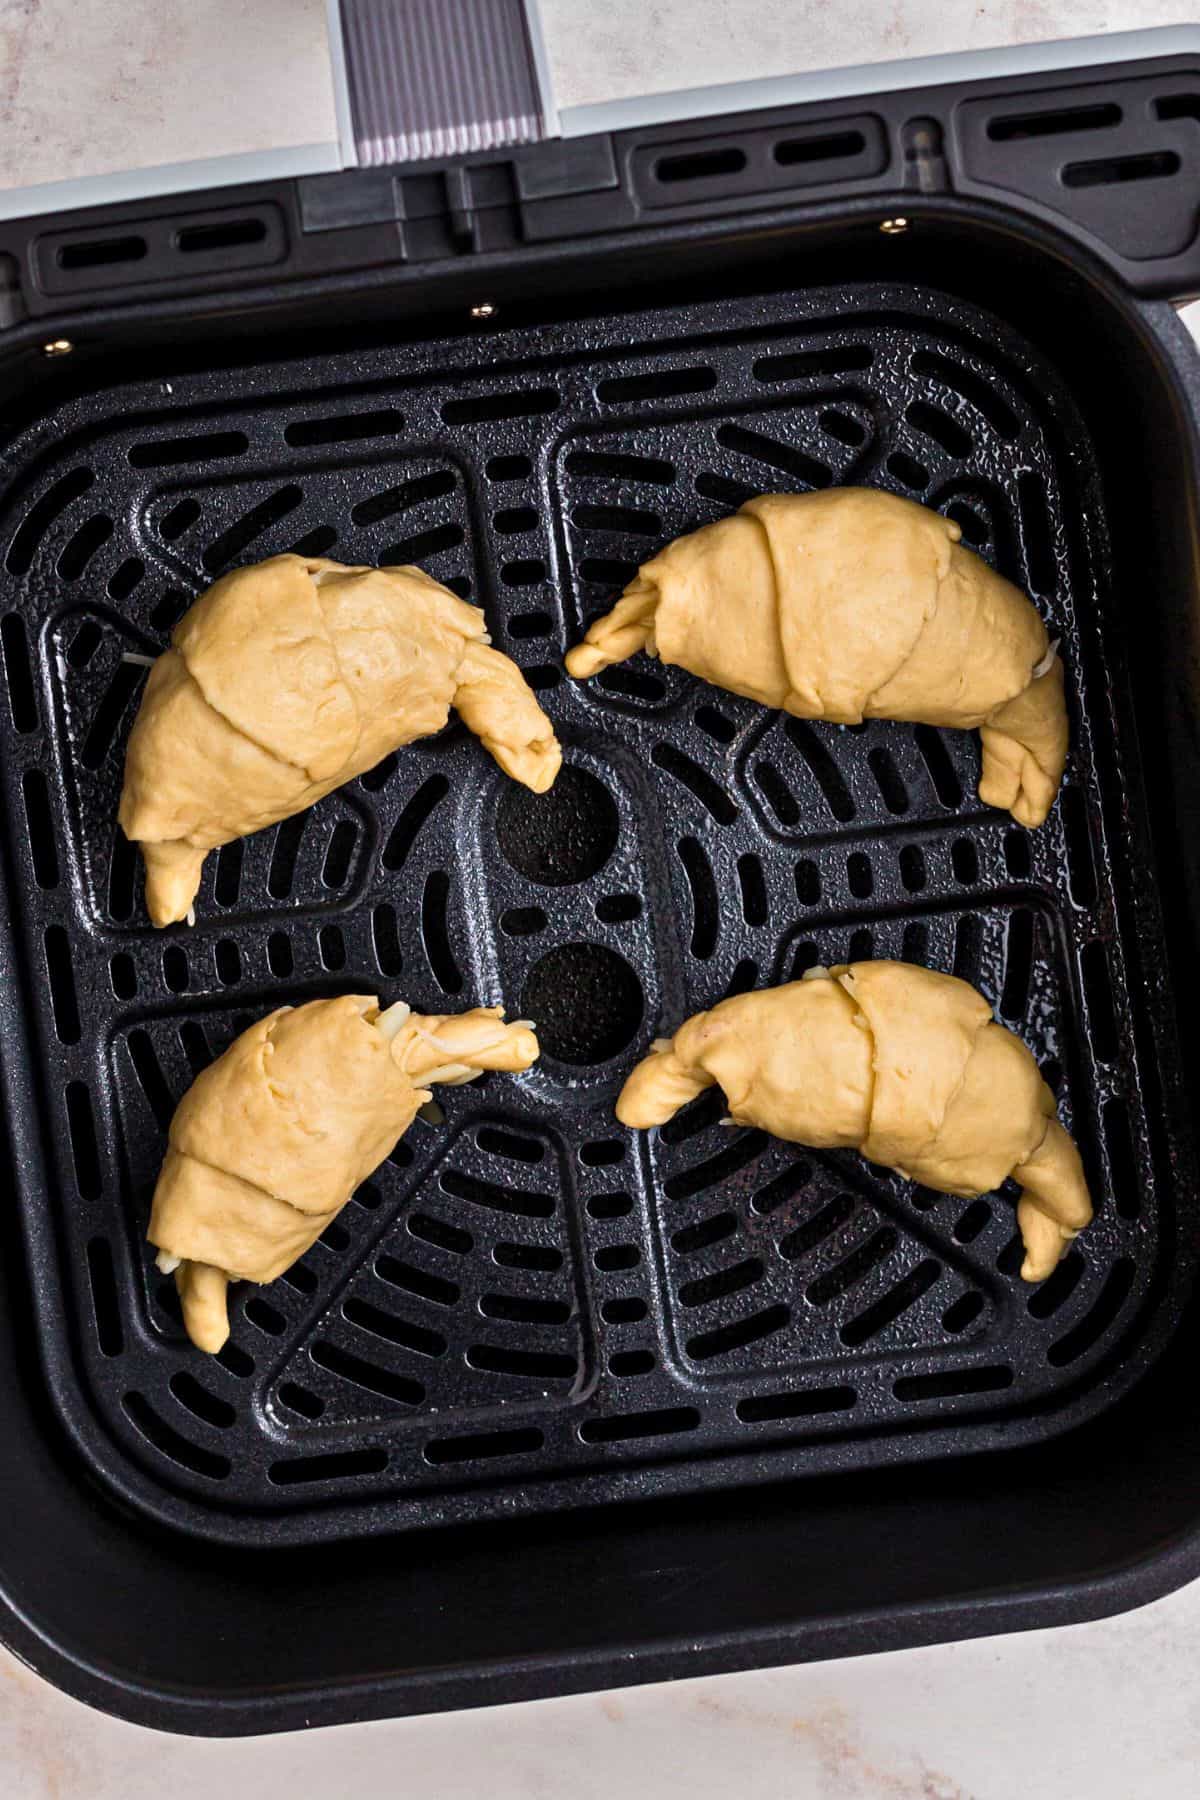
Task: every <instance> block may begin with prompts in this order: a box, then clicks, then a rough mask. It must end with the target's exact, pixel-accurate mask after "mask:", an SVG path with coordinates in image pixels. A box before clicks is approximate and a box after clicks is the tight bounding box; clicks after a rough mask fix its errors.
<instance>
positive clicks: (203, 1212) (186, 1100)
mask: <svg viewBox="0 0 1200 1800" xmlns="http://www.w3.org/2000/svg"><path fill="white" fill-rule="evenodd" d="M537 1054H538V1044H537V1038H536V1037H535V1036H534V1033H533V1031H532V1029H531V1028H530V1027H529V1026H528V1025H527V1024H525V1023H524V1022H519V1023H516V1024H512V1025H506V1024H505V1023H504V1022H503V1013H502V1011H501V1009H500V1008H499V1007H477V1008H476V1009H475V1010H474V1011H473V1012H466V1013H460V1014H458V1015H456V1016H453V1017H440V1016H436V1015H434V1016H424V1017H423V1016H421V1015H420V1014H417V1013H410V1012H408V1010H407V1008H405V1007H394V1008H389V1009H388V1011H387V1012H386V1013H384V1014H381V1013H380V1010H379V1003H378V1001H377V1000H376V999H375V998H374V996H373V995H369V994H361V995H360V994H346V995H342V996H341V997H339V998H338V999H336V1000H313V1001H310V1002H309V1003H308V1004H307V1005H305V1006H298V1007H295V1008H293V1007H286V1006H285V1007H282V1008H280V1009H279V1011H277V1012H273V1013H269V1014H268V1015H267V1017H266V1018H264V1019H260V1020H259V1021H258V1023H257V1024H256V1025H252V1026H251V1027H250V1028H249V1030H248V1031H244V1032H243V1033H242V1035H241V1036H240V1037H239V1038H236V1039H235V1040H234V1042H233V1043H232V1044H231V1045H230V1046H229V1049H228V1050H226V1052H225V1054H224V1055H223V1056H221V1057H219V1058H218V1060H217V1061H216V1062H215V1063H213V1064H212V1066H211V1067H210V1068H208V1069H205V1070H204V1071H203V1073H202V1074H200V1075H198V1076H197V1077H196V1079H195V1081H194V1082H193V1083H192V1085H191V1087H190V1088H189V1089H188V1091H187V1093H186V1094H185V1095H184V1097H183V1099H182V1100H181V1101H180V1103H179V1106H178V1108H177V1110H176V1112H175V1116H174V1118H173V1119H172V1121H171V1130H170V1135H169V1139H168V1148H167V1155H166V1159H165V1161H164V1163H163V1166H162V1171H161V1173H160V1175H159V1178H158V1185H157V1187H156V1188H155V1191H154V1204H153V1207H152V1210H151V1214H150V1228H149V1231H148V1233H147V1236H148V1237H149V1240H150V1242H151V1243H152V1244H153V1245H155V1246H156V1247H157V1249H158V1250H159V1251H160V1252H161V1253H162V1258H163V1259H165V1261H166V1263H167V1265H168V1266H170V1265H171V1264H172V1263H173V1262H174V1261H175V1260H176V1259H177V1260H178V1263H179V1267H178V1268H176V1270H175V1280H176V1284H177V1286H178V1288H179V1294H180V1298H181V1300H182V1302H183V1314H184V1323H185V1324H186V1326H187V1330H188V1335H189V1336H190V1337H191V1339H192V1341H193V1342H194V1343H195V1344H197V1345H199V1347H200V1349H202V1350H208V1351H212V1352H216V1351H217V1350H219V1349H220V1348H221V1346H222V1345H223V1344H224V1342H225V1340H226V1338H227V1337H228V1335H229V1322H228V1318H227V1316H226V1295H225V1290H226V1287H227V1285H228V1283H229V1282H230V1281H257V1282H265V1281H274V1280H275V1278H276V1277H277V1276H279V1275H281V1274H282V1273H283V1271H284V1270H285V1269H286V1268H288V1267H289V1266H290V1265H291V1264H292V1263H294V1262H295V1261H296V1259H297V1257H299V1256H303V1255H304V1252H305V1251H306V1250H307V1249H309V1248H310V1246H311V1245H312V1244H314V1243H315V1242H316V1240H317V1238H319V1237H320V1235H321V1233H322V1232H323V1231H324V1229H325V1227H326V1226H327V1225H328V1224H329V1222H330V1220H331V1219H333V1218H335V1217H336V1215H337V1214H338V1213H339V1212H340V1211H341V1209H342V1207H343V1206H344V1205H345V1204H346V1201H347V1200H348V1199H349V1198H350V1195H351V1194H352V1193H353V1191H354V1189H355V1188H356V1187H357V1186H358V1185H359V1183H360V1182H362V1181H365V1180H366V1178H367V1177H368V1175H370V1174H371V1172H372V1170H374V1169H376V1168H378V1166H379V1164H380V1163H381V1162H382V1161H383V1159H384V1157H385V1156H387V1155H388V1153H389V1151H390V1150H391V1149H392V1147H393V1145H394V1144H395V1143H396V1142H397V1140H398V1139H399V1138H401V1137H402V1136H403V1135H404V1133H405V1132H406V1131H407V1130H408V1127H409V1126H410V1125H411V1124H412V1122H413V1119H414V1118H415V1116H416V1113H417V1110H418V1108H419V1107H421V1106H423V1105H424V1103H425V1102H426V1101H427V1100H428V1099H430V1097H431V1096H430V1092H429V1087H428V1085H427V1084H428V1083H432V1082H449V1083H452V1084H455V1083H459V1082H464V1081H472V1080H474V1078H475V1077H476V1076H477V1075H479V1074H480V1073H481V1072H482V1071H483V1070H485V1069H503V1070H507V1071H509V1072H510V1073H511V1072H514V1071H516V1070H519V1069H527V1068H528V1067H529V1066H530V1064H531V1063H533V1062H534V1061H535V1060H536V1058H537Z"/></svg>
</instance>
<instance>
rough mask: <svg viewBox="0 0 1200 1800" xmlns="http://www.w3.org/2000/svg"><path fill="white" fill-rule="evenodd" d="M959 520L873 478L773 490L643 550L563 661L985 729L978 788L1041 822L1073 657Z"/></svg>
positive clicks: (1057, 766) (801, 706) (828, 712)
mask: <svg viewBox="0 0 1200 1800" xmlns="http://www.w3.org/2000/svg"><path fill="white" fill-rule="evenodd" d="M961 535H962V534H961V531H960V528H959V527H958V526H957V525H956V524H955V523H954V522H953V521H952V520H950V519H944V518H943V517H942V516H941V514H940V513H936V512H932V511H931V510H930V509H929V508H927V507H924V506H918V505H917V504H916V502H915V501H912V500H902V499H899V498H898V497H897V496H896V495H894V494H885V493H881V492H879V491H877V490H875V489H873V488H830V489H827V490H826V491H825V492H823V493H817V494H763V495H761V496H760V497H759V498H758V499H756V500H748V501H747V502H746V504H745V506H743V507H742V509H741V511H740V512H736V513H734V514H733V515H732V516H731V517H729V518H727V519H721V520H719V521H718V522H717V523H716V524H715V525H706V526H704V527H703V528H702V529H701V530H699V531H693V532H691V533H690V534H689V535H688V536H687V537H682V538H677V539H676V540H675V542H674V543H673V544H668V545H667V547H666V549H665V550H662V551H660V552H659V554H658V555H657V556H654V557H652V558H651V559H650V561H649V562H647V563H643V565H642V567H641V568H640V569H639V571H638V574H637V577H636V579H635V580H634V581H633V582H631V584H630V585H629V587H627V588H626V590H625V593H624V595H623V597H622V598H621V599H620V600H618V601H617V604H616V606H615V607H614V608H613V609H612V611H611V612H609V613H606V614H605V615H604V617H603V618H600V619H597V620H596V621H595V622H594V623H593V624H592V625H591V626H590V627H589V630H588V633H587V636H586V638H585V639H584V641H583V643H582V644H577V645H576V646H575V648H574V649H573V650H572V651H570V652H569V654H568V656H567V669H568V672H569V673H570V674H572V675H574V676H577V677H580V678H584V677H587V676H589V675H595V674H596V673H597V672H598V671H599V670H600V669H603V668H607V667H608V665H609V664H610V663H615V662H623V661H624V660H625V658H626V657H628V656H632V655H633V654H634V653H635V651H638V650H645V651H646V652H647V654H648V655H650V656H658V657H661V659H662V661H663V662H666V663H677V664H678V665H679V666H680V667H681V668H684V669H688V670H690V671H691V673H692V674H693V675H699V676H701V677H702V678H703V679H704V680H705V681H711V682H712V683H714V685H715V686H717V687H723V688H728V689H730V690H731V691H732V692H733V693H735V694H744V695H746V697H747V698H749V699H751V700H759V701H761V702H762V703H763V705H764V706H774V707H781V708H782V709H783V710H784V711H785V712H789V713H791V714H793V715H794V716H795V717H796V718H800V719H829V720H832V721H834V722H836V723H838V724H842V725H857V724H858V723H859V722H860V721H861V720H863V719H906V720H911V721H913V722H914V723H917V724H925V725H948V726H953V727H955V728H957V729H960V730H971V729H974V728H976V727H978V728H980V729H981V731H982V738H983V772H982V776H981V778H980V783H979V795H980V798H981V799H982V800H983V801H985V802H986V803H987V804H988V805H990V806H999V807H1005V808H1007V809H1008V810H1009V811H1010V812H1011V813H1012V814H1013V817H1014V818H1015V819H1017V820H1018V822H1019V823H1020V824H1022V825H1027V826H1035V825H1040V824H1041V823H1042V821H1043V820H1044V819H1045V817H1046V815H1047V813H1048V812H1049V811H1050V808H1051V806H1052V805H1053V804H1054V797H1055V795H1056V794H1057V792H1058V788H1059V783H1060V782H1061V780H1062V773H1063V767H1064V765H1065V762H1066V756H1067V714H1066V706H1065V704H1064V700H1063V669H1062V663H1061V661H1060V660H1059V658H1058V656H1057V655H1056V654H1055V653H1054V651H1053V649H1052V647H1051V644H1050V640H1049V638H1048V636H1047V633H1046V628H1045V626H1044V625H1043V624H1042V621H1041V619H1040V618H1039V617H1038V614H1037V611H1036V609H1035V608H1034V606H1033V603H1032V602H1031V601H1030V600H1029V599H1028V598H1027V597H1026V596H1025V595H1024V594H1023V593H1021V591H1020V589H1019V588H1016V587H1014V586H1013V585H1012V583H1011V582H1009V581H1005V580H1004V578H1003V576H1000V575H997V574H996V573H995V571H994V570H993V569H991V568H989V567H988V565H987V563H985V562H984V561H983V559H982V558H981V557H978V556H976V555H975V554H974V552H973V551H971V550H968V549H966V548H964V546H963V545H962V544H961V543H960V542H959V538H960V537H961Z"/></svg>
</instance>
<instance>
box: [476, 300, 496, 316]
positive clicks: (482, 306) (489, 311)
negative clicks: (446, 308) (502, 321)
mask: <svg viewBox="0 0 1200 1800" xmlns="http://www.w3.org/2000/svg"><path fill="white" fill-rule="evenodd" d="M495 316H496V309H495V307H494V306H493V305H492V303H491V301H490V300H481V301H480V303H479V305H478V306H473V307H472V308H471V317H472V318H473V319H494V318H495Z"/></svg>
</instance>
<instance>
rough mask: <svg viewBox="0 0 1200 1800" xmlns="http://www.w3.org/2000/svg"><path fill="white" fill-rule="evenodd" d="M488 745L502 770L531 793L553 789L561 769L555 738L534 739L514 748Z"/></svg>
mask: <svg viewBox="0 0 1200 1800" xmlns="http://www.w3.org/2000/svg"><path fill="white" fill-rule="evenodd" d="M488 748H489V749H490V750H491V753H492V755H493V756H494V757H495V759H496V761H497V762H498V763H499V765H500V767H501V768H502V769H503V770H504V773H505V774H506V775H510V776H511V777H512V779H513V780H514V781H519V782H520V783H521V786H522V787H527V788H528V789H529V790H530V792H531V793H534V794H544V793H546V791H547V790H548V789H549V788H552V787H553V786H554V783H555V781H556V780H557V778H558V771H559V770H560V769H561V768H562V746H561V745H560V744H559V741H558V739H557V738H556V737H545V738H535V739H534V741H533V742H532V743H529V744H522V745H521V747H520V748H519V749H515V750H514V749H513V748H511V747H510V746H509V745H505V744H489V746H488Z"/></svg>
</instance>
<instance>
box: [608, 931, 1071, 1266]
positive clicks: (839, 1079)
mask: <svg viewBox="0 0 1200 1800" xmlns="http://www.w3.org/2000/svg"><path fill="white" fill-rule="evenodd" d="M714 1084H716V1085H719V1086H720V1087H721V1088H722V1089H723V1090H724V1093H725V1097H726V1099H727V1101H728V1103H729V1115H730V1117H731V1118H732V1119H733V1120H734V1121H735V1123H737V1124H739V1125H753V1126H757V1127H758V1128H759V1129H760V1130H763V1131H769V1132H772V1133H773V1134H774V1135H775V1136H776V1137H780V1138H786V1139H787V1140H788V1141H789V1142H790V1143H795V1144H808V1145H811V1146H812V1147H813V1148H814V1149H853V1150H859V1151H861V1152H862V1154H863V1155H864V1156H866V1157H868V1158H869V1159H870V1160H871V1161H872V1162H877V1163H883V1164H885V1165H886V1166H887V1167H888V1168H892V1169H896V1170H898V1171H899V1172H900V1174H902V1175H905V1176H908V1177H910V1178H911V1179H912V1180H914V1181H919V1182H922V1183H923V1184H924V1185H925V1186H926V1187H930V1188H934V1189H936V1190H937V1191H938V1192H940V1193H945V1194H960V1195H962V1196H964V1197H967V1198H970V1197H974V1196H975V1195H977V1194H985V1193H989V1192H990V1191H991V1190H992V1189H993V1188H997V1187H999V1186H1000V1184H1001V1182H1003V1181H1006V1180H1007V1179H1008V1177H1009V1176H1010V1175H1011V1176H1012V1177H1013V1178H1014V1179H1015V1180H1016V1181H1017V1182H1018V1183H1019V1184H1020V1187H1021V1190H1022V1192H1021V1198H1020V1201H1019V1202H1018V1205H1017V1223H1018V1225H1019V1227H1020V1230H1021V1236H1022V1238H1023V1240H1024V1243H1025V1261H1024V1263H1023V1265H1022V1268H1021V1274H1022V1275H1023V1277H1024V1278H1025V1280H1026V1281H1042V1280H1044V1279H1045V1277H1046V1276H1047V1275H1049V1274H1050V1272H1051V1270H1052V1269H1053V1268H1054V1267H1055V1265H1056V1264H1057V1263H1058V1261H1059V1259H1060V1257H1061V1256H1062V1255H1063V1253H1064V1251H1065V1250H1066V1247H1067V1245H1068V1243H1069V1242H1070V1240H1071V1239H1072V1238H1073V1237H1075V1236H1076V1235H1077V1234H1078V1233H1079V1232H1080V1231H1082V1230H1083V1228H1084V1226H1085V1225H1087V1224H1088V1223H1089V1221H1090V1220H1091V1217H1092V1203H1091V1200H1090V1199H1089V1197H1088V1190H1087V1183H1086V1181H1085V1179H1084V1174H1083V1165H1082V1163H1081V1162H1080V1159H1079V1152H1078V1150H1077V1149H1076V1148H1075V1145H1074V1143H1073V1142H1072V1140H1071V1138H1070V1137H1069V1136H1068V1134H1067V1132H1066V1131H1064V1129H1063V1127H1062V1126H1061V1125H1060V1124H1059V1121H1058V1119H1057V1117H1056V1115H1055V1106H1054V1096H1053V1094H1052V1093H1051V1092H1050V1089H1049V1088H1048V1087H1047V1086H1046V1084H1045V1082H1044V1081H1043V1080H1042V1078H1041V1075H1040V1073H1039V1072H1038V1066H1037V1063H1036V1062H1035V1061H1034V1059H1033V1056H1032V1054H1031V1053H1030V1051H1029V1050H1028V1049H1027V1048H1026V1046H1025V1045H1024V1044H1023V1043H1022V1042H1021V1040H1020V1038H1018V1037H1015V1036H1014V1035H1013V1033H1012V1032H1011V1031H1008V1030H1007V1029H1006V1028H1005V1027H1004V1026H1003V1025H998V1024H996V1022H995V1021H994V1020H993V1018H992V1010H991V1007H990V1006H989V1005H988V1003H987V1001H986V1000H985V999H984V998H983V996H982V995H981V994H979V993H977V992H976V991H975V989H974V988H973V987H971V986H970V985H969V984H968V983H967V982H965V981H959V980H958V979H957V977H955V976H953V975H940V974H938V973H936V972H935V971H933V970H930V969H922V968H918V967H917V966H916V965H915V964H913V963H902V962H886V961H882V960H881V961H879V962H858V963H848V964H843V965H840V966H839V967H837V968H833V969H819V970H810V971H809V973H808V974H807V975H806V976H805V978H804V979H803V980H802V981H791V982H788V983H787V984H786V985H785V986H783V987H777V988H766V989H763V990H762V991H761V992H758V993H752V994H739V995H737V996H735V997H734V998H733V999H730V1000H722V1001H721V1002H720V1003H719V1005H717V1006H714V1007H713V1009H712V1011H711V1012H704V1013H697V1015H696V1016H695V1018H693V1019H689V1020H688V1022H687V1023H686V1025H683V1026H681V1027H680V1029H679V1030H678V1031H677V1032H676V1033H675V1035H674V1037H673V1038H666V1039H662V1040H660V1041H659V1042H658V1043H657V1044H656V1045H655V1046H654V1048H653V1050H652V1051H651V1053H650V1055H649V1056H647V1057H646V1058H645V1059H644V1060H643V1061H642V1062H640V1063H639V1064H638V1066H637V1068H635V1069H634V1071H633V1073H632V1074H631V1075H630V1077H629V1079H628V1081H626V1083H625V1086H624V1087H623V1088H622V1090H621V1093H620V1096H619V1098H618V1100H617V1117H618V1119H620V1120H621V1122H622V1124H625V1125H632V1126H635V1127H638V1128H641V1129H646V1128H648V1127H650V1126H652V1125H662V1124H665V1122H666V1121H667V1120H668V1119H670V1118H672V1117H673V1115H674V1114H675V1113H676V1112H678V1110H679V1108H680V1107H681V1106H684V1105H685V1104H686V1103H687V1102H688V1101H689V1100H692V1099H694V1098H695V1096H696V1095H697V1094H699V1093H702V1092H703V1090H704V1089H705V1088H707V1087H711V1086H713V1085H714Z"/></svg>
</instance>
